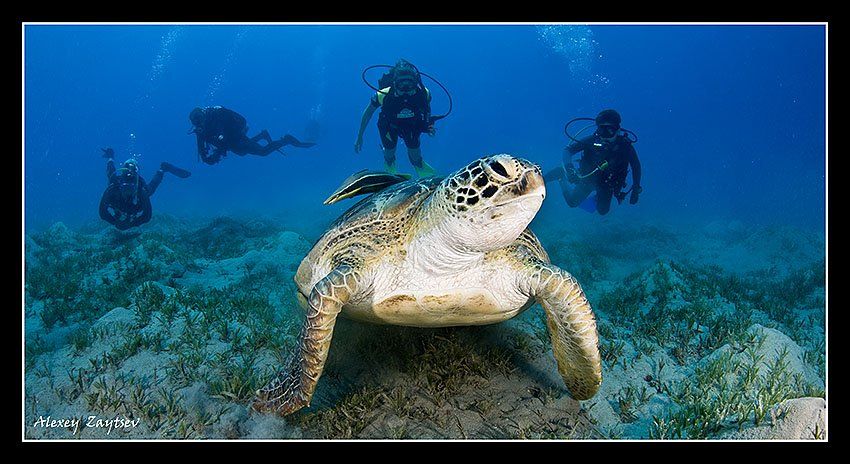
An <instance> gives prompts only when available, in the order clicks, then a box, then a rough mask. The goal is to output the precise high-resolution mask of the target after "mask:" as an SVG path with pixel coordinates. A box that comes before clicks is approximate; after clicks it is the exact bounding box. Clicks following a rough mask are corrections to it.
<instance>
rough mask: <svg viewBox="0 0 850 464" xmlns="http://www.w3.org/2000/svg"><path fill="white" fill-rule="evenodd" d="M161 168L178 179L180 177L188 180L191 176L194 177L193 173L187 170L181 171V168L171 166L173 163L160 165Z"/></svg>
mask: <svg viewBox="0 0 850 464" xmlns="http://www.w3.org/2000/svg"><path fill="white" fill-rule="evenodd" d="M159 167H160V169H162V170H163V171H165V172H168V173H171V174H174V175H175V176H177V177H179V178H181V179H185V178H187V177H189V176H191V175H192V173H191V172H189V171H187V170H185V169H180V168H178V167H177V166H175V165H173V164H171V163H166V162H163V163H162V164H160V166H159Z"/></svg>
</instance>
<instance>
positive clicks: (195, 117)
mask: <svg viewBox="0 0 850 464" xmlns="http://www.w3.org/2000/svg"><path fill="white" fill-rule="evenodd" d="M189 121H191V122H192V125H193V126H194V127H193V128H192V129H191V130H190V131H189V133H190V134H191V133H194V134H195V136H196V137H197V140H198V156H199V157H200V158H201V160H203V162H204V163H207V164H216V163H218V162H219V161H220V160H221V158H222V157H223V156H225V154H226V153H227V152H228V151H232V152H233V153H236V154H237V155H239V156H244V155H257V156H267V155H268V154H269V153H271V152H273V151H275V150H277V151H280V149H281V147H283V146H284V145H293V146H296V147H299V148H308V147H312V146H313V145H315V143H306V142H300V141H299V140H298V139H296V138H295V137H293V136H291V135H289V134H286V135H284V136H283V137H281V138H280V139H278V140H272V138H271V136H270V135H269V132H268V131H267V130H265V129H263V130H262V131H260V133H259V134H257V135H255V136H253V137H250V138H249V137H248V124H247V123H246V121H245V118H244V117H243V116H242V115H241V114H239V113H237V112H235V111H233V110H229V109H227V108H225V107H223V106H208V107H206V108H195V109H193V110H192V112H190V113H189ZM260 140H265V141H266V145H260V144H259V141H260ZM209 145H212V146H213V147H214V148H215V149H214V150H213V153H212V154H210V153H209ZM281 153H283V152H282V151H281Z"/></svg>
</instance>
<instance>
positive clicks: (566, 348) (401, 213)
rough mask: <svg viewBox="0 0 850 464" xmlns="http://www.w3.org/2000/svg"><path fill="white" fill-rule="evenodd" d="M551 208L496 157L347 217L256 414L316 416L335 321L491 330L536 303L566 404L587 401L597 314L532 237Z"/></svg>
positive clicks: (534, 178)
mask: <svg viewBox="0 0 850 464" xmlns="http://www.w3.org/2000/svg"><path fill="white" fill-rule="evenodd" d="M368 174H369V173H368V172H366V175H368ZM358 179H359V178H358V176H353V177H350V178H349V179H347V180H346V183H345V184H352V183H356V182H357V181H358ZM379 182H384V183H386V178H385V177H384V178H380V180H379ZM345 184H344V185H343V188H342V189H340V190H338V191H337V192H340V191H341V190H345V186H346V185H345ZM356 194H357V193H356V192H355V193H352V194H350V195H346V194H343V195H339V198H345V197H347V196H353V195H356ZM545 196H546V187H545V185H544V182H543V177H542V175H541V172H540V168H539V167H538V166H536V165H534V164H532V163H530V162H528V161H526V160H524V159H520V158H516V157H513V156H510V155H507V154H498V155H493V156H488V157H484V158H481V159H478V160H476V161H474V162H472V163H470V164H469V165H467V166H465V167H463V168H462V169H460V170H458V171H457V172H455V173H453V174H451V175H449V176H448V177H446V178H438V177H428V178H423V179H419V180H401V179H398V182H397V183H395V184H393V185H389V186H385V188H383V190H380V191H377V192H375V193H373V194H372V195H370V196H368V197H366V198H364V199H362V200H361V201H360V202H358V203H357V204H356V205H354V206H353V207H351V208H350V209H349V210H348V211H346V212H345V213H344V214H343V215H342V216H341V217H340V218H339V219H337V220H336V222H334V223H333V224H332V225H331V226H330V228H329V229H328V231H327V232H325V234H324V235H322V237H321V238H319V240H318V241H317V242H316V244H315V245H314V246H313V249H312V250H310V252H309V254H307V256H306V257H305V258H304V259H303V260H302V261H301V265H300V266H299V267H298V270H297V271H296V274H295V282H296V284H297V286H298V292H299V294H298V297H299V301H300V302H301V304H302V306H303V307H304V309H305V311H306V316H307V317H306V322H305V323H304V325H303V327H302V330H301V335H300V340H299V344H298V347H297V348H295V350H294V351H293V353H292V354H291V355H290V357H289V361H288V362H287V363H286V365H285V366H284V368H283V370H282V371H281V372H280V373H279V374H278V375H277V376H276V377H275V378H274V379H273V380H272V381H271V382H270V383H269V384H268V385H267V386H265V387H264V388H262V389H260V390H258V391H257V396H256V398H255V399H254V402H253V405H252V407H253V409H254V410H256V411H260V412H276V413H278V414H280V415H287V414H290V413H292V412H294V411H297V410H298V409H301V408H302V407H304V406H308V405H309V404H310V400H311V398H312V396H313V392H314V390H315V388H316V383H317V381H318V380H319V377H320V376H321V374H322V369H323V368H324V364H325V360H326V359H327V355H328V350H329V348H330V345H331V337H332V335H333V329H334V324H335V322H336V318H337V316H338V315H340V314H342V315H343V316H346V317H348V318H351V319H355V320H360V321H367V322H371V323H378V324H393V325H403V326H413V327H449V326H464V325H484V324H494V323H497V322H501V321H504V320H507V319H510V318H512V317H514V316H516V315H517V314H519V313H521V312H522V311H524V310H526V309H528V308H529V307H530V306H531V305H532V304H534V303H535V302H539V303H541V305H542V306H543V308H544V309H545V311H546V316H547V326H548V328H549V334H550V337H551V341H552V349H553V351H554V354H555V359H556V360H557V364H558V372H559V373H560V374H561V376H562V377H563V379H564V382H565V383H566V386H567V388H568V389H569V391H570V393H571V395H572V396H573V397H574V398H576V399H579V400H584V399H589V398H591V397H592V396H593V395H594V394H596V391H597V390H598V389H599V386H600V384H601V382H602V370H601V363H600V356H599V347H598V341H599V339H598V334H597V331H596V319H595V317H594V315H593V311H592V310H591V307H590V304H589V303H588V301H587V298H586V297H585V295H584V292H583V291H582V289H581V286H580V285H579V284H578V282H577V281H576V280H575V279H574V278H573V276H572V275H570V274H569V273H568V272H566V271H564V270H562V269H560V268H558V267H557V266H554V265H553V264H551V263H550V261H549V256H548V255H547V254H546V251H545V250H544V249H543V247H542V246H541V244H540V242H539V241H538V240H537V237H535V235H534V234H533V233H532V232H531V230H529V229H527V226H528V224H529V223H530V222H531V220H532V219H533V218H534V216H535V214H537V211H538V209H539V208H540V205H541V204H542V203H543V198H544V197H545ZM339 198H337V199H339ZM329 200H332V201H330V202H333V201H335V200H334V199H333V196H332V198H330V199H329Z"/></svg>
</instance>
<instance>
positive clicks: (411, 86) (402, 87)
mask: <svg viewBox="0 0 850 464" xmlns="http://www.w3.org/2000/svg"><path fill="white" fill-rule="evenodd" d="M393 88H394V89H395V91H396V93H398V94H400V95H413V94H415V93H416V80H415V79H413V77H412V76H411V77H402V78H400V79H398V80H396V81H395V82H394V83H393Z"/></svg>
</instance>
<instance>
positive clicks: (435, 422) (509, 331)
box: [288, 308, 599, 439]
mask: <svg viewBox="0 0 850 464" xmlns="http://www.w3.org/2000/svg"><path fill="white" fill-rule="evenodd" d="M537 309H538V310H540V309H539V308H537ZM532 310H533V309H532ZM529 338H531V337H530V336H529V335H528V334H527V333H526V332H524V331H523V330H522V329H520V328H518V327H515V326H512V325H510V324H504V323H503V324H496V325H489V326H467V327H450V328H440V329H432V328H413V327H399V326H389V325H373V324H368V323H362V322H357V321H354V320H348V319H341V320H340V321H339V322H338V325H337V327H336V330H335V333H334V346H333V348H332V349H331V350H330V354H329V356H328V361H327V365H326V370H325V372H324V375H323V377H322V378H323V382H322V383H320V384H319V387H318V388H317V391H316V395H315V397H314V401H313V404H312V405H311V407H310V408H307V409H305V410H304V411H302V412H299V413H296V414H294V415H293V416H291V419H288V420H289V421H296V422H300V423H301V425H302V426H303V427H304V428H305V431H306V432H307V433H308V434H311V433H312V434H315V437H317V438H318V437H324V438H486V439H505V438H568V437H569V438H588V437H598V436H599V433H598V432H597V431H596V429H595V426H594V424H593V423H592V421H591V419H590V418H589V415H588V414H587V411H586V410H584V409H582V407H581V405H580V403H579V402H578V401H576V400H574V399H573V398H571V397H570V395H569V393H568V391H567V390H566V388H565V386H564V385H563V383H562V381H561V379H560V376H558V374H557V371H556V369H555V367H554V363H555V360H554V359H553V358H552V355H551V348H550V347H548V346H544V345H542V344H540V345H535V346H529V347H527V348H525V349H521V348H517V343H515V342H512V341H514V340H520V339H529ZM530 345H533V343H531V344H530ZM523 346H526V345H523ZM547 364H552V368H551V370H550V371H548V372H547V371H546V369H545V367H542V366H546V365H547Z"/></svg>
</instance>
